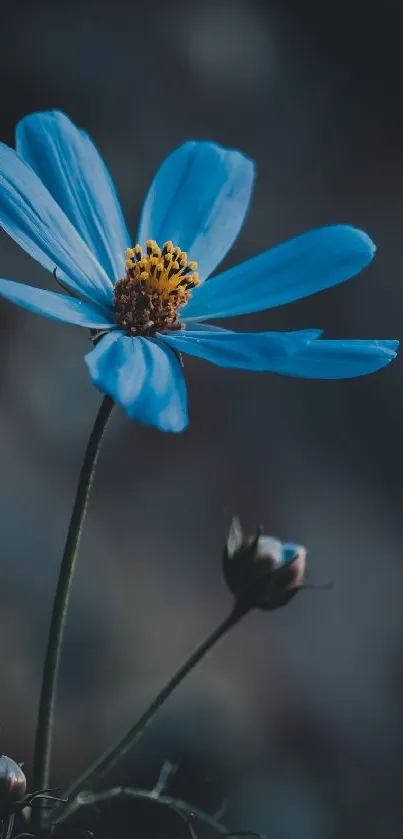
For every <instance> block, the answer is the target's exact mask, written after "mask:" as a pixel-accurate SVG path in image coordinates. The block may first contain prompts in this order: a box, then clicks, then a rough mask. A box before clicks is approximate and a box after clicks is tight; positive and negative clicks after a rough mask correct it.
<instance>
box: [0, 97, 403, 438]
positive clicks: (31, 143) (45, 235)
mask: <svg viewBox="0 0 403 839" xmlns="http://www.w3.org/2000/svg"><path fill="white" fill-rule="evenodd" d="M253 182H254V164H253V162H252V161H251V160H250V159H249V158H247V157H246V156H245V155H243V154H241V153H240V152H238V151H233V150H229V149H224V148H222V147H221V146H218V145H216V144H215V143H209V142H196V141H193V140H192V141H189V142H186V143H184V144H183V145H182V146H180V147H179V148H178V149H176V150H175V151H174V152H172V153H171V154H170V155H169V156H168V157H167V158H166V159H165V161H164V162H163V164H162V166H161V167H160V169H159V170H158V172H157V174H156V176H155V178H154V180H153V182H152V184H151V186H150V189H149V191H148V193H147V195H146V198H145V201H144V205H143V209H142V213H141V218H140V224H139V228H138V232H137V236H136V238H135V239H134V241H132V239H131V237H130V236H129V233H128V230H127V227H126V223H125V221H124V217H123V213H122V210H121V207H120V204H119V201H118V198H117V195H116V191H115V188H114V185H113V182H112V179H111V176H110V175H109V172H108V170H107V168H106V166H105V164H104V162H103V160H102V158H101V157H100V155H99V153H98V152H97V150H96V148H95V146H94V145H93V143H92V142H91V140H90V138H89V137H88V135H87V134H85V132H84V131H81V130H79V129H78V128H77V127H76V126H75V125H74V124H73V123H72V122H71V121H70V120H69V119H68V117H67V116H66V115H65V114H63V113H60V112H59V111H50V112H44V113H37V114H31V115H29V116H27V117H25V118H24V119H23V120H22V121H21V122H20V123H19V124H18V126H17V131H16V150H14V149H11V148H9V147H8V146H5V145H3V144H0V225H1V226H2V227H3V228H4V230H5V231H6V232H7V233H8V234H9V235H10V236H12V238H13V239H15V241H16V242H17V243H18V244H20V245H21V247H23V248H24V249H25V250H26V251H27V252H28V253H29V254H30V255H31V256H33V257H34V259H36V260H37V261H38V262H40V263H41V264H42V265H43V266H44V267H45V268H46V269H48V270H49V271H50V272H52V273H53V274H54V276H55V277H56V279H57V280H58V282H59V284H60V285H62V287H63V289H64V291H65V292H67V293H64V294H60V293H54V292H50V291H45V290H41V289H36V288H33V287H32V286H26V285H23V284H22V283H16V282H13V281H11V280H5V279H0V294H1V295H2V296H3V297H6V298H7V299H9V300H11V301H13V302H14V303H18V304H19V305H21V306H25V307H26V308H28V309H30V310H31V311H33V312H37V313H39V314H42V315H45V316H46V317H49V318H53V319H54V320H60V321H65V322H67V323H73V324H77V325H79V326H84V327H86V328H88V329H90V330H91V335H92V338H93V341H94V348H93V349H92V350H91V352H89V353H88V354H87V355H86V356H85V361H86V364H87V367H88V371H89V374H90V376H91V379H92V381H93V383H94V384H95V385H96V387H97V388H98V389H99V390H100V391H101V392H102V393H107V394H109V396H111V397H112V399H114V400H115V401H116V402H117V403H119V404H120V405H121V406H122V407H123V408H124V410H125V411H126V413H127V415H128V416H129V417H131V418H135V419H137V420H139V421H140V422H143V423H146V424H150V425H154V426H156V427H158V428H160V429H162V430H165V431H181V430H183V429H184V428H185V427H186V425H187V406H186V386H185V381H184V376H183V372H182V369H181V366H180V364H179V363H178V355H179V356H180V354H181V353H188V354H190V355H194V356H198V357H200V358H204V359H206V360H207V361H210V362H211V363H213V364H218V365H220V366H223V367H238V368H241V369H248V370H258V371H272V372H275V373H283V374H285V375H290V376H304V377H308V378H344V377H351V376H359V375H363V374H365V373H371V372H373V371H375V370H378V369H380V368H381V367H384V366H385V365H386V364H388V363H389V362H390V361H391V360H392V359H393V358H394V357H395V355H396V349H397V346H398V342H397V341H367V340H364V341H360V340H357V341H353V340H346V341H343V340H341V341H334V340H331V341H326V340H321V339H320V336H321V330H318V329H307V330H302V331H297V332H283V333H279V332H259V333H245V332H233V331H230V330H227V329H221V328H220V327H218V326H213V325H209V324H206V323H205V321H206V320H207V319H211V318H214V319H215V318H221V317H228V316H232V315H242V314H246V313H248V312H257V311H260V310H262V309H266V308H270V307H272V306H277V305H281V304H283V303H288V302H291V301H292V300H297V299H298V298H301V297H305V296H306V295H308V294H313V293H314V292H316V291H320V290H321V289H325V288H330V287H331V286H334V285H337V284H338V283H340V282H342V281H343V280H347V279H348V278H350V277H353V276H354V275H355V274H357V273H358V272H359V271H361V269H362V268H364V267H365V266H366V265H367V264H368V263H369V262H370V260H371V259H372V256H373V254H374V250H375V247H374V245H373V243H372V242H371V240H370V239H369V237H368V236H367V235H366V234H365V233H363V232H362V231H360V230H357V229H355V228H353V227H349V226H348V225H335V226H332V227H325V228H320V229H318V230H313V231H310V232H309V233H306V234H304V235H302V236H299V237H297V238H296V239H293V240H291V241H290V242H287V243H286V244H284V245H280V246H277V247H275V248H273V249H272V250H269V251H266V252H264V253H262V254H260V255H259V256H256V257H254V258H253V259H250V260H247V261H246V262H243V263H241V264H240V265H237V266H235V267H234V268H231V269H229V270H227V271H224V272H222V273H221V274H218V275H217V276H215V277H213V278H212V279H208V278H209V277H210V275H211V274H212V272H213V271H214V270H215V269H216V268H217V266H218V264H219V263H220V262H221V260H222V259H223V257H224V256H225V254H226V253H227V251H228V250H229V248H230V247H231V245H232V243H233V242H234V240H235V239H236V237H237V235H238V233H239V230H240V228H241V225H242V222H243V220H244V218H245V215H246V213H247V210H248V206H249V202H250V198H251V194H252V188H253ZM206 280H208V281H207V282H205V281H206Z"/></svg>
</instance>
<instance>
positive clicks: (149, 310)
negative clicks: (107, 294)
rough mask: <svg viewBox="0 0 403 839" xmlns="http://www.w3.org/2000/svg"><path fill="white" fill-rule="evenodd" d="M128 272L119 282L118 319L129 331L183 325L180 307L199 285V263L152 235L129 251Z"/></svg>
mask: <svg viewBox="0 0 403 839" xmlns="http://www.w3.org/2000/svg"><path fill="white" fill-rule="evenodd" d="M125 257H126V262H125V267H126V274H125V276H124V277H123V279H121V280H118V282H117V283H116V284H115V295H114V311H115V317H116V321H117V323H118V324H119V325H120V326H121V328H122V329H124V330H125V331H126V332H127V333H128V334H129V335H143V336H152V335H155V333H156V332H158V331H161V330H165V331H166V330H170V329H173V330H178V329H182V323H181V321H180V319H179V309H180V308H181V307H182V306H184V304H185V303H186V302H187V300H188V299H189V296H190V289H192V288H194V287H195V286H197V285H199V278H198V275H197V273H196V268H197V263H196V262H188V261H187V254H186V253H185V252H184V251H181V249H180V248H179V247H178V246H174V245H173V243H172V242H171V241H168V242H165V243H164V245H163V247H162V249H161V248H160V247H159V246H158V244H157V242H155V241H154V240H153V239H149V240H148V241H147V242H146V244H145V249H144V251H143V250H142V248H141V245H139V244H136V245H135V247H134V248H127V250H126V251H125Z"/></svg>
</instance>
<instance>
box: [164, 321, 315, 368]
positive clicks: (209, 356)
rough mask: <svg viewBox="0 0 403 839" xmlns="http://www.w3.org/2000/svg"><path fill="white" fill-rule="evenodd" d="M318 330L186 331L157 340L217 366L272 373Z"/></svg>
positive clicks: (310, 339)
mask: <svg viewBox="0 0 403 839" xmlns="http://www.w3.org/2000/svg"><path fill="white" fill-rule="evenodd" d="M320 334H321V330H319V329H306V330H301V331H299V332H227V331H224V330H220V332H215V331H214V332H211V333H208V332H204V331H201V332H198V331H196V330H195V331H190V330H185V331H183V332H177V333H176V334H172V335H167V334H161V335H160V336H159V337H160V338H161V339H162V340H163V341H164V342H165V343H166V344H168V345H169V346H171V347H173V348H174V349H176V350H179V352H184V353H188V354H189V355H195V356H198V357H199V358H204V359H205V360H206V361H210V362H211V363H212V364H218V365H219V366H220V367H238V368H241V369H244V370H257V371H263V370H275V369H276V366H277V365H278V364H280V365H281V363H282V360H283V359H286V360H287V359H288V358H289V357H291V358H293V356H294V354H298V353H299V352H300V351H302V349H303V347H305V346H306V345H307V344H309V342H310V341H313V340H314V339H315V338H318V337H319V335H320Z"/></svg>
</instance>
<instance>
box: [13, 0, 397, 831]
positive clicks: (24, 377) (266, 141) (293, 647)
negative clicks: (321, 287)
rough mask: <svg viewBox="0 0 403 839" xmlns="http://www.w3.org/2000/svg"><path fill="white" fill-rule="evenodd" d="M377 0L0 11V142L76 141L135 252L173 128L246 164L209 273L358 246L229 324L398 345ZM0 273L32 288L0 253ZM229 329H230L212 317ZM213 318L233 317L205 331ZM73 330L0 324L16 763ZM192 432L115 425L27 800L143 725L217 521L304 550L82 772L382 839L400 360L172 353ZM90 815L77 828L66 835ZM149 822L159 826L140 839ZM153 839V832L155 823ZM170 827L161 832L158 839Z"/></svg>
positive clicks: (22, 260)
mask: <svg viewBox="0 0 403 839" xmlns="http://www.w3.org/2000/svg"><path fill="white" fill-rule="evenodd" d="M400 21H401V4H400V3H398V2H392V0H383V2H382V4H379V3H375V2H374V3H373V4H367V3H364V2H359V1H358V0H350V1H349V2H345V0H340V2H339V3H338V4H336V5H332V4H330V5H329V4H326V3H318V2H314V0H305V1H304V2H303V3H300V2H298V0H281V2H280V0H277V2H274V0H266V2H257V0H255V1H254V0H218V1H217V0H216V2H213V0H203V2H199V3H194V2H179V0H178V2H170V3H164V2H162V0H161V2H158V0H154V2H153V3H146V2H140V1H139V2H136V1H135V0H134V2H132V3H128V2H127V0H126V2H125V0H114V2H113V3H110V2H106V0H105V2H101V0H98V2H89V0H80V2H78V0H70V2H68V3H67V2H66V3H63V2H59V3H54V2H50V0H49V2H44V0H42V2H37V3H32V2H22V0H20V2H18V3H14V4H5V6H4V8H3V10H2V27H1V33H0V47H1V48H0V74H1V75H0V78H1V108H0V129H1V131H0V136H1V139H2V140H3V141H5V142H6V143H9V144H13V132H14V126H15V123H16V122H17V121H18V119H20V118H21V117H22V116H23V115H24V114H25V113H27V112H29V111H33V110H42V109H48V108H61V109H63V110H65V111H66V112H67V113H68V114H69V115H70V116H71V117H72V118H73V119H74V120H75V121H76V122H78V123H79V124H80V125H82V126H85V128H86V129H87V130H88V131H89V132H90V134H91V135H92V136H93V138H94V139H95V141H96V143H97V145H98V147H99V148H100V150H101V152H102V154H103V155H104V157H105V159H106V161H107V163H108V165H109V167H110V169H111V171H112V173H113V176H114V178H115V181H116V183H117V186H118V190H119V193H120V196H121V199H122V203H123V206H124V209H125V212H126V215H127V219H128V223H129V226H130V228H131V229H132V230H133V236H135V230H136V223H137V219H138V215H139V211H140V207H141V201H142V196H143V195H144V192H145V190H146V188H147V186H148V184H149V182H150V180H151V178H152V176H153V173H154V171H155V169H156V167H157V166H158V165H159V163H160V162H161V160H162V159H163V157H164V156H165V155H166V154H167V152H169V151H170V150H171V149H172V148H174V147H175V146H176V145H178V144H180V143H181V142H182V141H183V140H185V139H188V138H189V137H195V138H206V139H213V140H216V141H218V142H220V143H223V144H224V145H229V146H233V147H239V148H241V149H242V150H244V151H245V152H247V153H248V154H249V155H251V156H252V157H253V158H255V159H256V161H257V163H258V173H259V176H258V181H257V186H256V191H255V197H254V201H253V205H252V208H251V211H250V213H249V215H248V218H247V221H246V224H245V226H244V228H243V230H242V233H241V235H240V237H239V239H238V242H237V244H236V245H235V247H234V248H233V250H232V251H231V253H230V254H229V256H228V257H227V259H226V262H225V265H226V266H230V265H232V264H234V263H235V262H236V261H238V260H241V259H245V258H247V257H249V256H252V255H254V254H256V253H257V252H259V251H260V250H263V249H265V248H268V247H270V246H272V245H275V244H277V243H279V242H281V241H283V240H285V239H287V238H289V237H292V236H294V235H296V234H298V233H300V232H302V231H304V230H307V229H309V228H311V227H315V226H319V225H325V224H331V223H335V222H336V223H337V222H347V223H352V224H355V225H357V226H361V227H363V228H364V229H366V230H367V231H368V232H369V233H370V234H371V236H372V237H373V239H374V240H375V242H376V243H377V244H378V247H379V251H378V254H377V256H376V259H375V261H374V262H373V264H372V265H371V266H370V267H369V268H368V269H367V270H365V271H364V272H363V273H362V274H361V275H360V276H359V277H357V278H355V279H354V280H352V281H351V282H348V283H345V284H344V285H341V286H340V287H338V288H334V289H331V290H329V291H326V292H323V293H321V294H318V295H316V296H314V297H311V298H309V299H306V300H302V301H300V302H297V303H295V304H292V305H288V306H284V307H281V308H279V309H277V310H271V311H269V312H266V313H263V314H259V315H254V316H250V317H247V318H244V323H243V326H244V328H245V329H299V328H304V327H308V326H309V327H318V326H319V327H323V328H324V329H325V330H326V335H327V337H368V338H375V337H377V338H394V337H398V336H400V335H402V334H403V290H402V287H401V274H402V254H401V243H402V235H403V118H402V102H401V86H402V75H403V63H402V49H401V22H400ZM0 266H1V267H0V273H1V275H2V276H5V277H9V278H13V279H20V280H23V281H25V282H29V283H31V282H32V283H34V284H38V285H42V286H43V287H45V288H54V285H53V280H52V277H49V276H48V275H47V274H46V272H44V271H43V270H42V269H41V268H40V267H39V266H38V265H36V264H35V263H34V262H33V261H31V260H30V259H29V258H28V257H27V256H26V255H25V254H23V253H22V252H21V251H20V250H19V249H18V248H17V247H16V246H15V245H14V244H13V243H12V242H11V241H10V240H9V239H8V238H7V237H6V236H5V235H4V234H3V235H2V236H1V239H0ZM232 323H233V322H232ZM230 325H231V322H230ZM89 346H90V345H89V340H88V336H87V335H86V333H85V331H84V330H80V329H78V328H75V327H73V326H71V327H70V326H63V325H60V324H57V323H53V322H51V321H46V320H43V319H41V318H38V317H36V316H34V315H31V314H29V313H27V312H25V311H23V310H21V309H18V308H15V307H13V306H12V305H11V304H8V303H6V302H3V303H1V305H0V352H1V364H0V383H1V384H0V387H1V391H0V464H1V469H0V544H1V553H0V558H1V566H0V567H1V585H0V615H1V624H0V627H1V631H0V658H1V668H2V669H1V683H0V725H1V729H0V749H1V750H3V751H4V752H6V753H8V754H12V755H13V756H14V757H15V758H16V759H18V760H22V761H25V762H26V764H27V767H29V763H30V759H31V756H32V747H33V736H34V725H35V715H36V712H37V704H38V694H39V687H40V677H41V666H42V661H43V655H44V646H45V640H46V632H47V628H48V622H49V616H50V608H51V599H52V595H53V592H54V588H55V582H56V577H57V572H58V566H59V561H60V557H61V552H62V545H63V540H64V536H65V532H66V527H67V523H68V518H69V513H70V509H71V505H72V501H73V497H74V491H75V485H76V480H77V475H78V471H79V467H80V462H81V458H82V455H83V450H84V447H85V444H86V440H87V437H88V434H89V431H90V428H91V425H92V422H93V417H94V415H95V412H96V410H97V408H98V405H99V401H100V397H99V394H98V393H97V392H96V391H95V390H94V389H93V387H92V386H91V384H90V382H89V380H88V378H87V373H86V369H85V367H84V364H83V360H82V356H83V354H84V353H85V352H86V351H87V350H88V349H89ZM186 376H187V380H188V386H189V401H190V412H191V423H190V426H189V429H188V430H187V431H186V432H185V433H184V434H182V435H179V436H174V435H173V436H170V435H165V434H161V433H158V432H156V431H153V430H150V429H146V428H143V427H139V426H136V425H135V424H131V423H130V422H129V421H128V420H127V419H126V418H125V417H124V416H123V415H122V413H121V412H120V411H118V410H116V412H115V415H114V416H113V420H112V423H111V426H110V428H109V431H108V435H107V439H106V443H105V445H104V449H103V452H102V456H101V460H100V464H99V470H98V474H97V479H96V483H95V487H94V493H93V498H92V504H91V508H90V514H89V517H88V520H87V525H86V530H85V536H84V539H83V543H82V550H81V555H80V562H79V567H78V571H77V575H76V578H75V583H74V591H73V596H72V602H71V610H70V616H69V625H68V632H67V637H66V643H65V648H64V655H63V662H62V673H61V682H60V691H59V697H58V706H57V730H56V740H55V749H54V761H53V775H52V782H53V784H54V785H55V786H58V787H62V786H63V784H65V783H67V782H68V781H69V780H71V779H72V777H73V776H74V773H77V772H78V771H79V770H82V769H84V767H85V766H86V765H87V763H88V762H89V761H90V760H91V759H93V758H94V757H95V756H96V755H97V754H98V753H99V751H100V750H101V748H104V747H106V745H107V744H108V743H109V742H110V740H111V738H112V737H116V736H117V735H118V734H119V733H120V732H121V731H122V730H123V729H125V728H126V726H127V725H128V724H129V723H130V722H132V721H133V719H134V718H135V716H136V715H137V714H138V713H139V712H140V711H141V710H142V709H143V708H144V707H145V705H146V703H147V701H148V700H149V699H150V698H151V697H152V696H153V695H154V693H155V692H156V691H157V690H158V689H159V687H160V686H161V685H162V683H163V682H164V680H165V679H166V678H167V677H168V676H169V675H170V674H171V673H172V671H173V669H174V668H176V667H177V666H178V665H179V663H181V661H182V660H183V658H184V657H185V656H186V655H187V654H188V653H189V652H190V651H191V649H192V647H193V646H194V645H195V644H196V643H198V642H199V641H200V640H201V639H202V638H203V637H204V636H205V635H206V634H207V632H209V631H210V630H211V629H212V627H213V626H214V625H215V624H216V623H217V622H218V621H219V620H221V619H222V617H223V616H224V614H225V613H226V612H227V611H228V609H229V608H230V605H231V598H230V596H229V594H228V592H227V591H226V590H225V587H224V584H223V581H222V578H221V570H220V554H221V550H222V545H223V542H224V539H225V535H226V531H227V528H228V524H229V521H230V518H231V515H232V513H234V512H237V513H238V514H239V515H240V516H241V517H242V520H243V521H244V523H245V527H246V528H249V529H251V528H253V527H255V525H256V524H257V523H263V524H264V525H265V528H266V531H267V532H269V533H272V534H273V535H276V536H278V537H280V538H284V539H289V540H293V541H297V542H301V543H303V544H305V545H307V546H308V548H309V568H310V581H311V582H312V583H317V584H321V583H326V582H328V581H329V580H333V581H334V587H333V589H332V590H330V591H313V590H310V591H306V592H304V593H302V594H301V595H299V596H298V597H297V598H296V599H295V600H294V601H293V602H292V603H291V604H290V606H289V607H288V608H287V609H284V610H282V611H279V612H277V613H274V614H273V615H270V616H267V615H263V614H258V613H256V614H253V615H251V616H250V617H248V618H247V619H246V620H245V622H244V623H243V625H240V626H239V627H238V628H237V629H236V630H235V631H234V632H233V634H232V635H231V636H230V637H228V638H227V639H226V640H225V642H224V643H223V644H222V645H221V646H220V647H219V649H217V651H216V652H215V653H214V655H213V656H212V657H211V658H209V659H208V660H207V661H205V662H204V663H203V665H202V666H201V667H200V668H199V669H198V671H197V672H194V674H193V675H192V676H191V678H189V680H188V683H187V684H186V685H184V686H183V687H182V688H181V689H180V691H178V693H177V695H175V696H174V697H173V698H172V699H171V701H170V702H169V704H168V705H167V706H166V709H165V710H164V712H163V713H161V714H160V715H159V718H158V720H156V722H155V723H154V725H153V726H152V727H151V728H150V729H149V731H148V733H147V735H146V736H145V737H144V739H143V741H142V743H141V745H139V747H138V748H137V749H136V750H135V752H134V753H133V754H131V755H130V756H129V758H128V759H127V760H126V761H125V763H124V765H122V766H121V767H120V768H119V769H118V770H116V772H115V773H114V774H113V776H111V777H110V778H109V779H108V780H109V781H110V783H112V782H118V783H125V784H132V785H137V786H153V784H154V783H155V781H156V778H157V776H158V772H159V768H160V765H161V763H162V761H163V760H164V759H165V758H167V759H170V760H172V761H173V762H175V763H177V764H178V769H177V772H176V774H175V776H174V778H173V779H172V782H171V785H170V788H169V789H170V791H172V792H175V793H176V794H178V795H180V796H181V797H185V798H186V797H187V798H188V799H190V800H191V801H193V802H194V803H195V804H198V805H200V806H204V807H206V808H208V809H210V810H211V811H214V810H217V808H218V807H219V806H220V804H221V802H222V800H223V799H228V802H229V803H228V807H227V814H226V819H227V821H228V823H229V824H230V825H231V826H232V827H234V828H235V827H236V828H238V829H241V828H245V829H246V828H250V829H254V830H257V831H264V832H265V833H266V834H267V835H268V837H270V839H305V837H307V839H308V837H309V839H336V837H337V838H338V839H339V837H341V836H342V837H343V839H350V838H351V839H361V837H362V839H364V837H365V839H378V838H379V839H394V837H400V836H401V833H402V829H403V800H402V795H401V790H402V782H403V723H402V715H403V605H402V591H403V556H402V548H401V545H402V536H403V525H402V516H401V511H402V506H403V447H402V441H401V434H402V421H403V397H402V395H403V368H402V363H401V361H399V360H398V361H397V362H396V363H395V364H393V365H392V366H390V367H389V368H387V369H386V370H385V371H383V372H381V373H379V374H375V375H373V376H369V377H367V378H362V379H359V380H352V381H343V382H320V381H303V380H293V379H289V378H281V377H279V376H275V375H270V374H246V373H244V372H237V371H227V370H221V369H219V368H216V367H213V366H210V365H208V364H207V363H203V362H201V361H198V360H196V359H192V358H189V359H187V360H186ZM91 819H92V821H91ZM88 826H89V827H90V828H91V829H93V830H94V831H95V832H96V834H97V835H102V836H106V837H113V836H115V835H119V836H121V835H122V833H123V835H130V836H132V835H133V832H134V833H136V832H139V830H141V831H142V833H143V834H144V836H154V835H155V836H158V837H160V836H167V835H168V834H167V832H166V826H165V827H164V825H161V823H158V825H157V824H156V823H155V821H153V818H152V814H151V813H149V812H148V811H147V812H145V811H143V810H141V812H140V810H136V808H133V807H132V808H129V809H127V808H126V809H125V811H124V812H123V810H122V809H119V807H115V808H114V809H113V808H110V809H109V810H108V812H106V810H105V811H103V812H101V811H100V813H98V815H97V814H96V813H95V812H93V813H92V815H91V818H90V822H89V824H88ZM164 829H165V834H164ZM168 832H169V831H168ZM170 835H171V834H170Z"/></svg>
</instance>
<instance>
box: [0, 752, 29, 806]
mask: <svg viewBox="0 0 403 839" xmlns="http://www.w3.org/2000/svg"><path fill="white" fill-rule="evenodd" d="M26 788H27V781H26V778H25V775H24V773H23V771H22V769H21V767H20V766H19V765H18V763H16V762H15V760H13V759H12V758H11V757H7V756H6V755H0V815H1V813H2V812H4V811H8V810H9V809H11V808H12V806H13V804H15V803H16V802H17V801H21V800H22V799H23V798H24V795H25V790H26Z"/></svg>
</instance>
